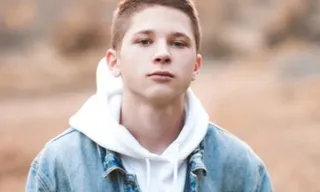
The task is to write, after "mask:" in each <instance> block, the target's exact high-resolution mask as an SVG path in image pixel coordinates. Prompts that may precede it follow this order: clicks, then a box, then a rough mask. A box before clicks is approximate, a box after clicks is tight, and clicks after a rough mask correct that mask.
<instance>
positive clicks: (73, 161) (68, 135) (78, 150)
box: [32, 128, 99, 174]
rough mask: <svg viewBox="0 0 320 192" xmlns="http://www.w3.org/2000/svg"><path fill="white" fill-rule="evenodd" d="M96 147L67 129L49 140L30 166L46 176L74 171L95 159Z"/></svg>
mask: <svg viewBox="0 0 320 192" xmlns="http://www.w3.org/2000/svg"><path fill="white" fill-rule="evenodd" d="M97 156H99V154H98V146H97V144H95V143H94V142H93V141H92V140H90V139H89V138H88V137H87V136H85V135H84V134H82V133H81V132H79V131H77V130H75V129H73V128H69V129H67V130H66V131H64V132H63V133H61V134H60V135H58V136H56V137H55V138H53V139H51V140H50V141H49V142H47V143H46V144H45V146H44V147H43V149H42V150H41V151H40V152H39V153H38V154H37V156H36V157H35V159H34V160H33V162H32V166H33V167H34V168H36V169H38V170H39V171H43V172H46V173H47V174H55V173H54V171H57V170H58V171H60V172H63V171H66V170H68V172H69V173H72V171H73V170H74V171H76V170H77V167H79V166H81V165H80V164H81V163H83V162H87V161H89V162H90V161H92V160H93V159H97Z"/></svg>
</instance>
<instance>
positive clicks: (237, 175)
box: [26, 124, 273, 192]
mask: <svg viewBox="0 0 320 192" xmlns="http://www.w3.org/2000/svg"><path fill="white" fill-rule="evenodd" d="M188 162H189V163H188V170H187V178H186V183H185V190H184V191H185V192H196V191H199V192H217V191H221V192H269V191H273V190H272V185H271V181H270V178H269V175H268V172H267V170H266V168H265V166H264V164H263V162H262V161H261V160H260V159H259V157H258V156H257V155H256V154H255V153H254V152H253V151H252V150H251V149H250V148H249V147H248V145H246V144H245V143H244V142H242V141H240V140H239V139H238V138H236V137H235V136H233V135H232V134H231V133H229V132H227V131H225V130H223V129H221V128H219V127H218V126H216V125H214V124H209V125H208V131H207V134H206V136H205V138H204V139H203V141H202V142H201V144H200V145H199V146H198V147H197V148H196V149H195V150H194V151H193V152H192V154H190V156H189V158H188ZM152 187H157V186H152ZM26 191H27V192H39V191H43V192H44V191H50V192H53V191H56V192H67V191H68V192H69V191H74V192H103V191H106V192H113V191H114V192H118V191H119V192H138V191H140V189H139V185H138V182H137V178H136V176H135V175H132V174H128V173H127V172H126V170H125V169H124V167H123V165H122V163H121V159H120V156H119V154H117V153H114V152H112V151H110V150H106V149H104V148H102V147H101V146H98V145H97V144H96V143H95V142H94V141H92V140H90V139H89V138H88V137H86V136H85V135H84V134H82V133H80V132H79V131H77V130H75V129H72V128H69V129H68V130H66V131H65V132H64V133H62V134H61V135H59V136H58V137H56V138H55V139H53V140H51V141H50V142H48V143H47V145H46V146H45V147H44V149H43V150H42V151H41V152H40V153H39V154H38V155H37V157H36V158H35V159H34V160H33V162H32V164H31V168H30V171H29V174H28V179H27V184H26Z"/></svg>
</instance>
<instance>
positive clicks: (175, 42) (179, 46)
mask: <svg viewBox="0 0 320 192" xmlns="http://www.w3.org/2000/svg"><path fill="white" fill-rule="evenodd" d="M172 45H173V46H174V47H178V48H183V47H186V46H187V44H186V43H185V42H183V41H173V42H172Z"/></svg>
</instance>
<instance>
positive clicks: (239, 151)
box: [204, 123, 264, 172]
mask: <svg viewBox="0 0 320 192" xmlns="http://www.w3.org/2000/svg"><path fill="white" fill-rule="evenodd" d="M204 151H205V153H206V152H207V153H208V154H214V155H215V156H214V158H215V160H219V161H220V162H221V165H223V166H226V167H229V166H230V169H244V168H246V169H252V170H254V171H258V172H260V171H261V170H260V169H264V163H263V161H262V160H261V159H260V157H259V156H258V155H257V154H256V153H255V152H254V151H253V150H252V148H251V147H250V146H249V145H248V144H247V143H246V142H244V141H243V140H241V139H239V138H238V137H237V136H235V135H233V134H232V133H230V132H229V131H227V130H225V129H223V128H221V127H220V126H218V125H216V124H214V123H210V124H209V125H208V131H207V134H206V136H205V139H204ZM213 160H214V159H213ZM231 165H232V166H231Z"/></svg>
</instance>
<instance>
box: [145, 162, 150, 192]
mask: <svg viewBox="0 0 320 192" xmlns="http://www.w3.org/2000/svg"><path fill="white" fill-rule="evenodd" d="M145 160H146V164H147V186H146V189H147V192H149V191H150V176H151V170H150V169H151V166H150V160H149V159H148V158H146V159H145Z"/></svg>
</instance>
